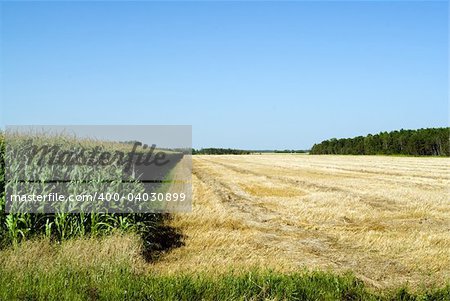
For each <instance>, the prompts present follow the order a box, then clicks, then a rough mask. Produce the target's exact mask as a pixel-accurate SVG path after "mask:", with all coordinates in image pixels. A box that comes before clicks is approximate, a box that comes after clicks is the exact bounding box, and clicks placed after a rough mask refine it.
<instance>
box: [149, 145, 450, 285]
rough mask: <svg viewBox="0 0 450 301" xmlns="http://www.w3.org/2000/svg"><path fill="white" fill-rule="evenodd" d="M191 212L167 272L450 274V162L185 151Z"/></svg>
mask: <svg viewBox="0 0 450 301" xmlns="http://www.w3.org/2000/svg"><path fill="white" fill-rule="evenodd" d="M193 168H194V169H193V171H194V175H193V185H194V191H193V193H194V195H193V198H194V201H193V202H194V203H193V207H194V208H193V212H192V213H180V214H176V215H175V217H174V218H173V220H172V221H171V222H170V223H171V226H173V227H176V228H179V229H180V230H181V231H182V232H183V234H184V235H185V239H184V246H182V247H180V248H177V249H174V250H172V251H171V252H168V253H167V254H166V255H164V256H163V258H161V260H160V261H157V262H156V263H154V264H153V268H152V269H154V270H156V271H159V272H162V273H164V274H166V273H169V274H171V273H179V272H200V271H203V272H204V271H211V272H216V273H217V272H220V271H229V270H230V268H231V269H236V270H238V269H241V268H244V269H248V268H249V267H264V268H272V269H274V270H278V271H283V272H287V271H294V270H299V269H302V268H306V269H323V270H332V271H338V272H344V271H348V270H350V271H352V272H353V273H355V275H356V276H357V277H358V278H360V279H362V280H364V282H366V283H367V284H369V285H370V286H373V287H378V288H388V287H397V286H399V285H402V284H406V283H408V284H409V285H410V286H412V287H419V286H420V287H422V286H423V285H425V286H429V285H430V286H431V285H442V284H444V283H446V281H447V282H448V280H449V279H450V268H449V267H450V256H449V253H448V250H450V198H449V187H450V160H449V159H448V158H413V157H385V156H313V155H309V156H308V155H286V154H282V155H276V154H264V155H223V156H207V155H204V156H193Z"/></svg>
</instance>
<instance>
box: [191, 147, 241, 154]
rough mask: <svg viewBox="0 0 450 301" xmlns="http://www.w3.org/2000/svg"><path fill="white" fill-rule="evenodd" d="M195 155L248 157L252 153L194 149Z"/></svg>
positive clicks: (228, 149) (234, 150) (232, 150)
mask: <svg viewBox="0 0 450 301" xmlns="http://www.w3.org/2000/svg"><path fill="white" fill-rule="evenodd" d="M192 154H193V155H248V154H250V151H247V150H242V149H233V148H202V149H200V150H195V149H192Z"/></svg>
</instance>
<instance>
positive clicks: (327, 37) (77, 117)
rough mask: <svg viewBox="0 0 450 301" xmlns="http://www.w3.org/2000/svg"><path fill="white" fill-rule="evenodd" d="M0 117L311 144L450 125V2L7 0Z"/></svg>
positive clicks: (202, 141)
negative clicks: (172, 128)
mask: <svg viewBox="0 0 450 301" xmlns="http://www.w3.org/2000/svg"><path fill="white" fill-rule="evenodd" d="M1 21H2V22H1V76H2V82H1V125H2V126H4V125H8V124H191V125H192V126H193V145H194V147H209V146H213V147H235V148H245V149H275V148H276V149H285V148H289V149H291V148H295V149H304V148H309V147H311V145H312V144H313V143H314V142H320V141H321V140H323V139H328V138H331V137H352V136H357V135H365V134H367V133H376V132H379V131H383V130H394V129H400V128H413V129H414V128H421V127H439V126H447V125H448V116H449V107H448V37H447V36H448V3H447V2H429V1H424V2H403V1H402V2H393V1H391V2H363V1H355V2H126V1H125V2H3V3H1Z"/></svg>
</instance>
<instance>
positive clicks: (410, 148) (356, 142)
mask: <svg viewBox="0 0 450 301" xmlns="http://www.w3.org/2000/svg"><path fill="white" fill-rule="evenodd" d="M449 138H450V127H446V128H428V129H418V130H404V129H401V130H400V131H392V132H380V133H379V134H375V135H371V134H369V135H367V136H358V137H354V138H342V139H336V138H333V139H329V140H325V141H322V142H320V143H318V144H314V146H313V147H312V149H311V151H310V154H343V155H412V156H450V145H449Z"/></svg>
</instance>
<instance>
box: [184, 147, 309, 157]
mask: <svg viewBox="0 0 450 301" xmlns="http://www.w3.org/2000/svg"><path fill="white" fill-rule="evenodd" d="M307 152H309V150H301V149H300V150H295V149H285V150H242V149H234V148H202V149H200V150H196V149H192V154H193V155H249V154H262V153H286V154H295V153H307Z"/></svg>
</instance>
